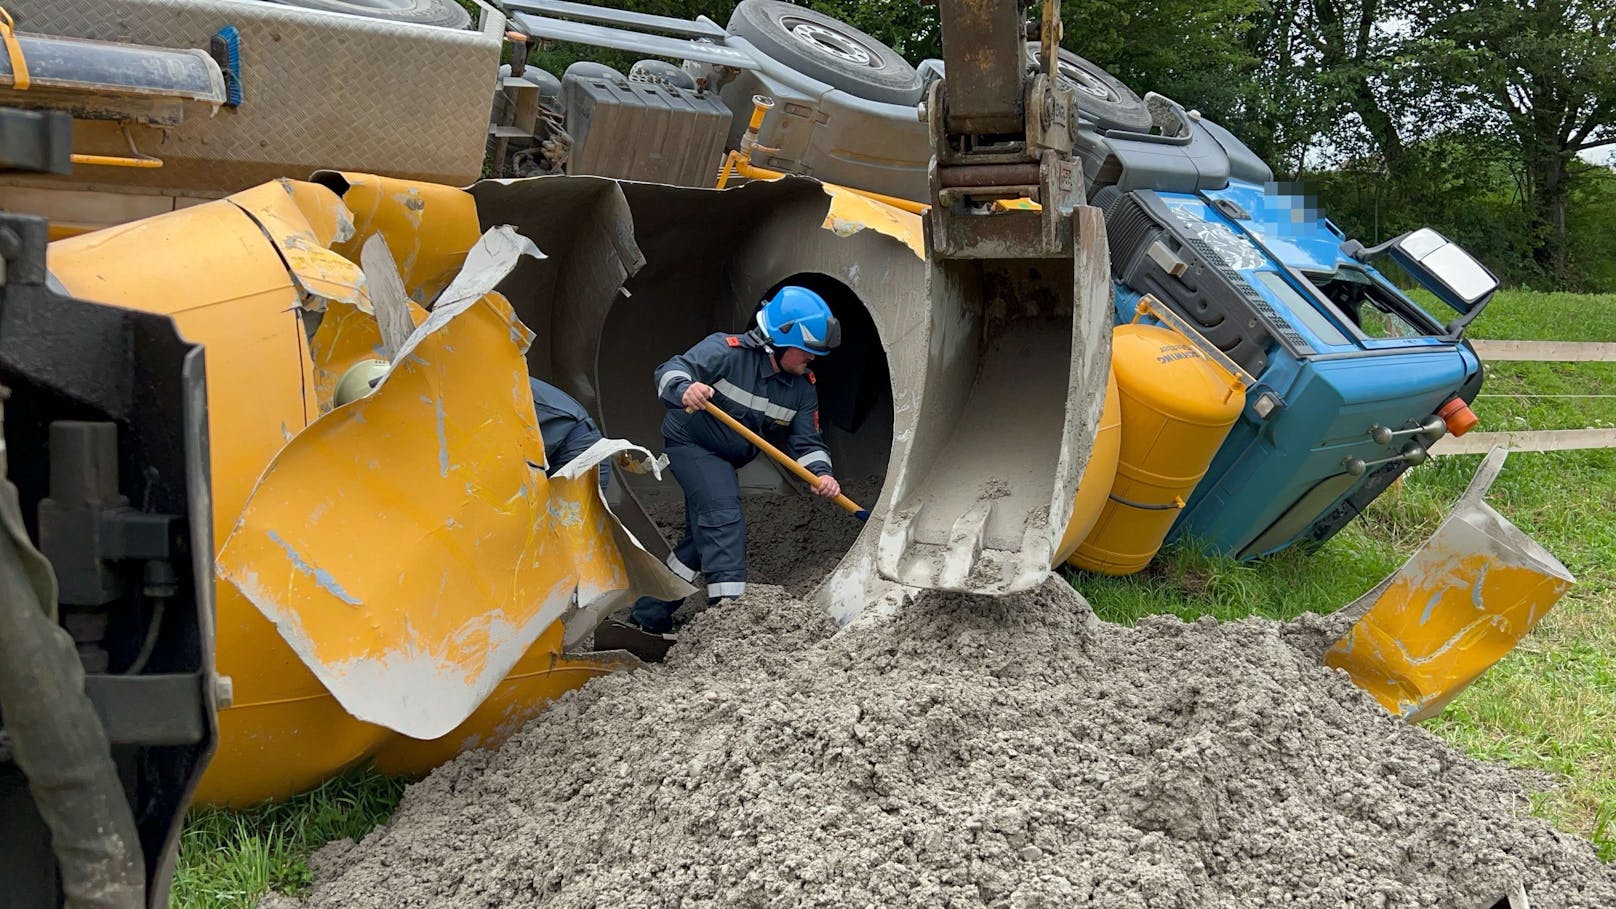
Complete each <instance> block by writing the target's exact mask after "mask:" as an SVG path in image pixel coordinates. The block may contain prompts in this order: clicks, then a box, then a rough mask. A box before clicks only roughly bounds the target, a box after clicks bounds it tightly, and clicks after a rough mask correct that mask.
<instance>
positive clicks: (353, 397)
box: [332, 360, 391, 407]
mask: <svg viewBox="0 0 1616 909" xmlns="http://www.w3.org/2000/svg"><path fill="white" fill-rule="evenodd" d="M390 365H391V364H389V363H388V362H387V361H386V360H360V361H359V362H358V363H355V364H354V365H352V366H350V367H348V371H347V372H345V373H343V374H342V378H341V379H338V380H337V391H336V393H335V395H333V397H332V403H333V404H334V406H336V407H341V406H342V405H344V404H347V403H349V402H352V401H357V400H359V399H360V398H363V397H364V396H365V395H368V394H370V393H371V392H372V391H375V390H376V384H377V383H378V382H380V381H381V380H382V376H385V375H387V367H388V366H390Z"/></svg>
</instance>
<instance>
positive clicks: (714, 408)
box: [686, 401, 864, 515]
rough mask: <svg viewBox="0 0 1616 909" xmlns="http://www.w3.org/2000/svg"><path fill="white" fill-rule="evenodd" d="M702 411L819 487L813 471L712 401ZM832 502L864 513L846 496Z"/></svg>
mask: <svg viewBox="0 0 1616 909" xmlns="http://www.w3.org/2000/svg"><path fill="white" fill-rule="evenodd" d="M702 409H703V410H706V411H707V412H708V413H710V414H712V415H713V416H714V417H715V418H717V419H718V420H720V421H722V422H723V424H724V425H725V426H728V427H729V428H730V429H733V430H735V431H736V432H738V433H740V434H741V438H743V439H745V440H746V441H748V442H751V443H752V444H753V445H756V446H757V447H758V451H761V452H763V453H764V454H766V455H768V456H769V457H771V458H773V459H775V460H776V461H778V462H779V463H780V465H781V466H782V467H784V468H786V469H787V470H789V471H791V472H792V473H794V474H796V475H797V478H798V479H800V480H802V481H803V482H804V483H807V484H808V485H809V486H811V487H815V488H817V487H818V486H819V477H818V476H816V475H815V474H814V472H813V471H811V470H809V469H808V468H806V467H804V466H802V465H801V464H798V463H797V462H796V461H793V460H792V459H791V458H789V457H786V453H785V452H783V451H781V450H780V449H778V448H775V447H774V446H773V445H770V444H769V443H768V442H765V441H764V440H763V437H762V436H760V435H758V434H757V433H755V432H753V431H752V430H750V429H747V428H746V427H745V426H743V425H741V421H740V420H737V419H735V418H734V417H732V416H730V415H729V414H727V413H725V412H724V411H723V410H722V409H720V408H719V406H718V405H717V404H714V403H713V402H712V401H708V402H706V403H705V404H703V405H702ZM686 410H689V408H686ZM692 412H694V411H692ZM832 501H834V502H835V503H836V504H838V505H840V506H842V507H843V508H845V509H847V510H848V511H849V512H851V513H853V514H855V515H856V514H858V513H859V512H862V511H864V509H863V508H861V507H859V504H858V503H857V502H855V501H853V500H852V499H849V498H848V497H847V496H844V495H837V496H836V497H835V498H834V499H832Z"/></svg>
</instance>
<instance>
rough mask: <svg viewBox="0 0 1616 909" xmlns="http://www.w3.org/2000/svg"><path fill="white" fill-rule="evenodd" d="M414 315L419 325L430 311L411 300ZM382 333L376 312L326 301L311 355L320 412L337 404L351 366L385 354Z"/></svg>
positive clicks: (313, 339)
mask: <svg viewBox="0 0 1616 909" xmlns="http://www.w3.org/2000/svg"><path fill="white" fill-rule="evenodd" d="M410 316H411V318H412V319H414V321H415V324H416V325H420V324H421V323H422V322H424V321H426V310H424V309H422V308H421V307H419V306H417V305H415V304H414V303H413V302H411V303H410ZM382 353H383V351H382V333H381V328H380V327H378V326H377V324H376V316H375V314H374V313H371V312H367V311H365V310H363V309H361V308H359V306H357V305H355V304H352V303H346V302H342V301H331V302H329V303H327V304H326V308H325V318H323V319H321V320H320V327H319V328H317V329H315V330H314V337H312V338H310V339H309V355H310V357H311V358H312V359H313V363H314V395H315V398H316V400H317V401H318V402H319V406H320V412H321V413H325V412H326V411H328V410H330V409H331V407H332V406H333V403H334V399H335V397H336V392H337V382H338V381H340V380H341V379H342V376H343V374H344V373H346V372H347V371H348V369H349V367H352V366H353V365H355V364H357V363H359V362H360V361H362V360H369V359H373V358H378V357H381V356H382Z"/></svg>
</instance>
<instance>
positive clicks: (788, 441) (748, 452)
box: [656, 334, 831, 477]
mask: <svg viewBox="0 0 1616 909" xmlns="http://www.w3.org/2000/svg"><path fill="white" fill-rule="evenodd" d="M692 382H703V383H705V384H707V385H711V386H712V387H713V389H714V391H716V392H717V393H716V394H715V395H714V396H713V403H715V404H717V405H718V407H719V408H720V409H722V410H723V411H724V412H726V413H728V414H729V415H730V416H732V417H734V418H735V419H737V420H739V421H740V422H741V424H742V425H744V426H746V428H748V429H750V430H752V431H753V432H755V433H757V434H758V435H760V436H762V437H763V438H765V439H768V440H769V441H770V442H771V443H774V444H775V445H776V446H777V447H779V448H780V449H782V450H783V451H785V453H786V454H787V455H789V456H791V457H792V458H795V459H796V461H797V463H798V464H801V465H802V466H804V467H806V468H808V469H809V470H810V471H812V472H813V473H814V475H815V476H821V477H822V476H826V475H828V474H829V473H831V462H830V453H829V452H828V451H827V450H826V449H825V440H824V438H823V437H821V436H820V434H819V395H818V393H817V392H815V391H814V383H813V378H812V375H811V374H810V375H806V376H794V375H792V374H791V373H789V372H785V371H778V372H777V371H776V370H775V368H774V364H773V363H771V362H770V359H769V353H768V351H767V350H765V349H764V347H763V342H762V341H760V340H759V339H758V338H757V337H756V336H754V335H751V334H744V335H727V334H715V335H708V336H707V337H706V338H703V339H702V340H701V341H700V342H699V343H697V344H696V346H695V347H692V348H690V349H689V350H688V351H686V352H685V353H683V354H681V355H679V356H676V357H673V358H672V359H670V360H668V362H666V363H663V364H662V365H661V366H659V367H657V370H656V385H657V395H658V396H659V397H661V398H662V403H663V404H665V405H667V407H668V415H667V416H666V417H664V418H663V420H662V435H663V436H664V437H666V440H667V442H668V444H670V445H700V446H701V447H702V448H705V449H707V450H708V451H711V452H712V453H714V454H716V455H718V456H719V457H721V458H723V459H724V460H726V461H728V462H730V463H731V464H733V465H735V466H736V467H740V466H742V465H744V464H746V463H747V462H748V461H750V460H752V459H753V458H754V457H756V456H757V453H758V451H757V449H756V448H755V447H753V445H752V443H750V442H748V441H746V440H745V439H743V438H741V437H740V436H739V435H738V434H736V432H735V431H734V430H732V429H730V428H729V427H728V426H725V425H724V424H723V423H720V422H719V421H718V420H716V419H714V418H713V417H712V415H710V414H707V413H703V412H701V411H697V412H696V413H686V412H685V409H684V405H683V404H682V403H681V402H680V399H681V398H682V397H683V396H684V393H685V389H687V388H689V387H690V383H692Z"/></svg>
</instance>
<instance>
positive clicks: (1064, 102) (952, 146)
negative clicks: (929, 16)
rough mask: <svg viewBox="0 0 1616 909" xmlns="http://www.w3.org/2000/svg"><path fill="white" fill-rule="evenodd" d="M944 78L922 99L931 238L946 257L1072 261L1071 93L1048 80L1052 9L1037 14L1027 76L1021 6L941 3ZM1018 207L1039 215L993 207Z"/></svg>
mask: <svg viewBox="0 0 1616 909" xmlns="http://www.w3.org/2000/svg"><path fill="white" fill-rule="evenodd" d="M938 8H939V16H940V20H941V25H942V31H943V60H944V67H945V69H944V72H945V78H943V79H941V80H938V81H937V82H935V83H933V85H932V87H931V91H930V94H929V95H928V97H927V99H926V111H927V119H928V122H929V124H930V126H931V139H932V163H931V172H930V177H931V200H932V205H931V215H930V217H931V222H932V223H931V229H932V232H933V234H934V236H935V237H936V252H937V253H938V254H939V255H942V256H947V257H960V258H987V259H1007V258H1024V257H1025V256H1027V255H1028V254H1030V253H1036V254H1038V255H1041V256H1070V255H1071V254H1072V238H1073V235H1072V229H1071V224H1072V213H1073V211H1074V210H1075V208H1076V207H1077V206H1078V205H1079V204H1080V203H1081V202H1082V201H1083V179H1082V171H1081V169H1080V168H1079V167H1078V166H1077V165H1076V163H1075V162H1074V161H1073V159H1072V146H1073V144H1074V143H1075V142H1076V140H1077V89H1076V87H1075V86H1073V85H1072V84H1071V83H1070V82H1065V81H1063V80H1061V79H1059V78H1058V77H1057V76H1056V75H1055V74H1056V56H1055V55H1056V53H1057V51H1058V50H1059V48H1060V28H1061V21H1060V2H1059V0H1049V2H1047V3H1045V4H1044V8H1043V19H1042V23H1041V35H1042V37H1043V38H1044V39H1045V40H1042V41H1040V43H1039V50H1038V66H1037V68H1036V69H1033V68H1032V67H1030V66H1029V57H1028V53H1027V43H1026V39H1025V34H1026V26H1025V14H1026V8H1027V7H1026V3H1025V2H1024V0H1000V2H981V0H939V3H938ZM1020 198H1026V199H1031V200H1033V201H1035V202H1038V203H1039V204H1040V206H1041V207H1040V208H1039V209H1027V208H1010V209H1000V208H995V207H993V206H992V203H993V202H994V201H998V200H1013V199H1020Z"/></svg>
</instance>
